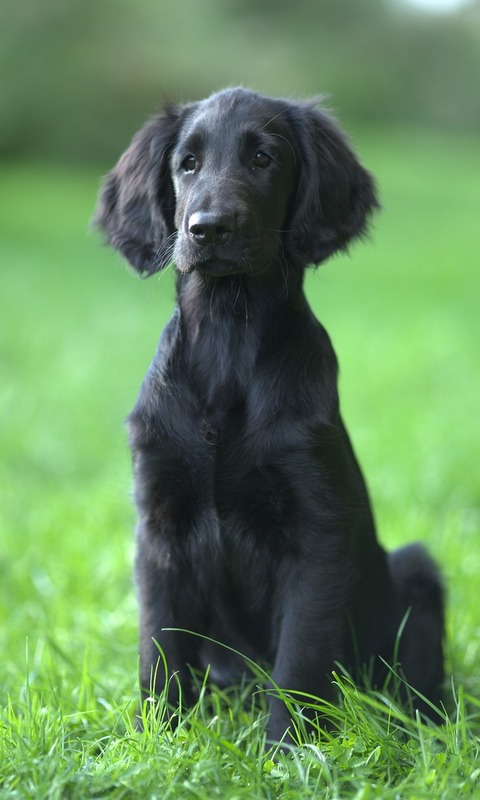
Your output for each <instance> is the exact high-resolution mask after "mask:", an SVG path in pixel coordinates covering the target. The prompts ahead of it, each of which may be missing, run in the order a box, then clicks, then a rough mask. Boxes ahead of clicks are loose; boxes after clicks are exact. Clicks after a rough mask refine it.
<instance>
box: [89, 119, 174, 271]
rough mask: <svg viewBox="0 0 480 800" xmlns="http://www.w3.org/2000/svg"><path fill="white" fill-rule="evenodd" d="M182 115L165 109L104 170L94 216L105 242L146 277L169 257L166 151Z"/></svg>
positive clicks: (170, 188) (170, 207) (170, 203)
mask: <svg viewBox="0 0 480 800" xmlns="http://www.w3.org/2000/svg"><path fill="white" fill-rule="evenodd" d="M181 120H182V109H177V108H170V109H168V110H167V111H166V112H165V115H163V116H158V117H154V118H153V119H152V120H150V122H148V123H147V124H146V125H145V127H144V128H142V129H141V130H140V131H139V132H138V133H137V134H136V136H135V137H134V138H133V140H132V142H131V144H130V146H129V148H128V149H127V150H126V151H125V152H124V153H123V155H122V156H121V158H120V160H119V161H118V163H117V165H116V166H115V167H114V168H113V170H112V171H111V172H110V173H109V174H108V175H107V177H106V179H105V182H104V184H103V188H102V190H101V192H100V197H99V201H98V206H97V210H96V213H95V216H94V218H93V224H94V225H97V226H98V227H100V228H102V230H103V231H104V233H105V234H106V238H107V241H108V242H109V244H111V245H112V246H113V247H115V248H116V249H117V250H119V251H120V252H121V253H122V255H123V256H125V258H126V259H127V260H128V261H129V262H130V264H131V265H132V266H133V267H135V269H136V270H137V271H138V272H140V273H142V274H144V275H147V276H148V275H152V274H153V273H154V272H157V271H158V270H160V269H162V267H165V266H166V265H167V263H168V261H169V250H168V247H166V246H165V245H166V240H167V238H168V236H170V234H172V233H173V232H174V231H175V226H174V222H173V218H174V214H175V196H174V192H173V185H172V181H171V178H170V170H169V155H170V152H171V149H172V147H173V145H174V144H175V140H176V137H177V133H178V129H179V127H180V122H181Z"/></svg>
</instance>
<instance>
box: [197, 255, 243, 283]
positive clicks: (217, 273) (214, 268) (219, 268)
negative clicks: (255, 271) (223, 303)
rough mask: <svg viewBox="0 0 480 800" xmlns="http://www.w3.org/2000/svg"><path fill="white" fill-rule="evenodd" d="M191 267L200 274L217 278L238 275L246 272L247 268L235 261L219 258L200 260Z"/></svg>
mask: <svg viewBox="0 0 480 800" xmlns="http://www.w3.org/2000/svg"><path fill="white" fill-rule="evenodd" d="M192 269H193V270H197V271H198V272H200V273H202V275H208V276H209V277H219V278H222V277H225V276H227V275H240V274H242V273H245V272H248V269H246V266H245V265H243V266H242V265H240V264H238V263H237V262H235V261H226V260H220V259H209V260H206V261H201V262H200V263H198V264H195V265H194V266H193V268H192Z"/></svg>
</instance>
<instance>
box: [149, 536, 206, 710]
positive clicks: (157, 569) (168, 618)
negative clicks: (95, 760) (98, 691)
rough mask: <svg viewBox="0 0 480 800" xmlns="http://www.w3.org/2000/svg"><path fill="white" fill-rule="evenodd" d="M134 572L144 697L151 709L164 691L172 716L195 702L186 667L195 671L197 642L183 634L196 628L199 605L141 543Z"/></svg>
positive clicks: (174, 572)
mask: <svg viewBox="0 0 480 800" xmlns="http://www.w3.org/2000/svg"><path fill="white" fill-rule="evenodd" d="M135 571H136V582H137V592H138V600H139V610H140V681H141V689H142V698H143V701H147V702H148V703H149V704H151V707H152V708H153V709H155V708H156V707H157V703H158V698H159V697H160V696H161V695H162V693H163V692H164V691H165V692H166V695H165V699H166V700H167V705H168V713H169V714H171V713H172V712H173V713H174V712H175V711H176V709H177V707H178V705H179V704H180V703H181V704H182V705H190V704H191V703H192V702H193V699H194V695H193V691H192V677H191V672H190V667H193V668H197V667H199V642H200V639H199V637H198V636H195V635H192V633H184V632H182V631H198V630H199V629H200V627H201V625H200V619H199V616H200V608H199V604H198V602H192V598H191V597H190V596H189V592H188V589H187V588H186V586H185V582H184V581H182V576H181V575H180V574H179V571H178V569H177V566H176V564H175V563H171V562H170V560H165V561H164V562H162V560H161V559H159V558H154V557H153V556H152V550H151V548H149V547H146V546H145V541H144V540H142V539H141V544H140V546H139V547H138V550H137V557H136V568H135ZM147 711H148V709H147Z"/></svg>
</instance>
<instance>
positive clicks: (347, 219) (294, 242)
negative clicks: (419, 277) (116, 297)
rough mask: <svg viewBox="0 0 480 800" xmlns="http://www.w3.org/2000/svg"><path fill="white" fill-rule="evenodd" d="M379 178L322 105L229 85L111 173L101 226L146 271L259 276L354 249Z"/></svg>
mask: <svg viewBox="0 0 480 800" xmlns="http://www.w3.org/2000/svg"><path fill="white" fill-rule="evenodd" d="M377 205H378V204H377V200H376V195H375V187H374V182H373V179H372V177H371V175H370V174H369V173H368V172H367V171H366V170H365V169H364V168H363V167H362V166H361V165H360V164H359V162H358V160H357V158H356V157H355V155H354V154H353V152H352V150H351V148H350V147H349V145H348V143H347V141H346V138H345V137H344V135H343V134H342V132H341V131H340V130H339V129H338V127H337V126H336V124H335V123H334V122H333V121H332V119H331V118H330V117H329V116H328V115H327V114H326V113H324V112H323V111H321V110H319V109H318V108H316V106H315V104H313V103H303V104H298V103H293V102H290V101H285V100H278V99H273V98H269V97H263V96H261V95H258V94H255V93H254V92H250V91H247V90H244V89H227V90H225V91H223V92H219V93H218V94H214V95H213V96H212V97H210V98H208V99H207V100H203V101H201V102H198V103H192V104H189V105H185V106H179V107H170V108H168V109H167V110H166V111H165V113H164V114H163V115H161V116H158V117H155V118H153V119H152V120H151V121H150V122H149V123H148V124H147V125H146V126H145V127H144V128H143V129H142V130H141V131H140V132H139V133H138V134H137V135H136V136H135V137H134V139H133V141H132V143H131V145H130V147H129V148H128V149H127V150H126V152H125V153H124V154H123V155H122V157H121V158H120V160H119V162H118V164H117V165H116V166H115V167H114V169H113V170H112V171H111V172H110V173H109V175H108V176H107V178H106V180H105V183H104V186H103V189H102V192H101V195H100V200H99V205H98V209H97V212H96V215H95V219H94V222H95V224H97V225H98V226H100V227H101V228H102V229H103V230H104V231H105V233H106V235H107V238H108V241H109V242H110V244H112V245H113V247H115V248H117V249H118V250H119V251H120V252H121V253H122V254H123V255H124V256H125V257H126V258H127V260H128V261H129V262H130V263H131V264H132V265H133V266H134V267H135V268H136V269H137V270H138V271H139V272H140V273H142V274H147V275H150V274H152V273H154V272H156V271H158V270H160V269H162V268H163V267H164V266H166V264H168V263H169V262H170V261H173V262H174V263H175V266H176V267H177V269H178V270H179V271H180V272H183V273H186V272H191V271H193V270H199V271H200V272H204V273H206V274H213V275H225V274H233V273H239V272H240V273H247V274H248V273H250V274H252V273H254V274H255V273H257V272H261V271H264V270H268V269H271V268H274V267H275V264H280V263H281V261H282V259H287V260H288V262H289V263H291V264H294V265H297V266H299V267H303V266H307V265H309V264H319V263H320V262H322V261H324V260H325V259H326V258H328V257H329V256H330V255H332V254H333V253H335V252H337V251H340V250H346V249H347V247H348V244H349V243H350V241H351V240H352V239H354V238H355V237H358V236H361V235H362V234H363V233H364V232H365V231H366V228H367V225H368V220H369V216H370V214H371V213H372V211H373V210H374V209H375V208H376V207H377Z"/></svg>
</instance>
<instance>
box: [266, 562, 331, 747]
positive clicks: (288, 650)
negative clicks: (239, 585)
mask: <svg viewBox="0 0 480 800" xmlns="http://www.w3.org/2000/svg"><path fill="white" fill-rule="evenodd" d="M341 576H342V571H341V570H335V569H334V568H332V567H331V566H330V568H329V569H328V571H327V570H324V569H317V570H314V571H313V572H312V565H311V564H310V565H308V567H307V566H306V565H305V566H304V568H299V569H298V570H297V571H296V574H294V575H292V577H291V579H290V580H289V582H288V584H287V585H285V587H284V590H283V604H282V607H283V612H282V615H281V618H280V625H279V638H278V647H277V653H276V658H275V663H274V668H273V671H272V683H273V684H274V687H278V688H279V689H280V690H281V692H280V694H283V692H285V695H287V696H289V697H290V698H291V700H292V703H293V704H294V705H295V706H299V707H300V708H301V707H302V706H303V705H304V703H303V702H302V695H303V696H304V697H305V701H304V702H305V703H308V702H309V701H310V700H311V699H312V697H313V698H316V697H318V698H321V699H322V700H330V699H331V698H332V695H333V686H332V670H333V669H334V666H335V661H336V660H342V657H343V648H344V632H345V625H344V619H345V610H344V608H345V604H344V597H345V591H344V586H343V580H342V577H341ZM307 695H309V696H311V697H307ZM314 716H315V711H314V710H311V709H308V708H306V709H305V711H304V717H305V718H306V719H307V720H308V719H309V718H310V719H313V717H314ZM291 731H292V715H291V713H290V711H289V709H288V707H287V705H286V704H285V702H284V701H283V699H282V698H281V696H278V694H277V692H276V689H274V692H273V694H272V697H271V699H270V720H269V723H268V727H267V739H268V741H270V742H271V741H281V740H283V741H284V742H287V743H288V742H291V741H292V736H291Z"/></svg>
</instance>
